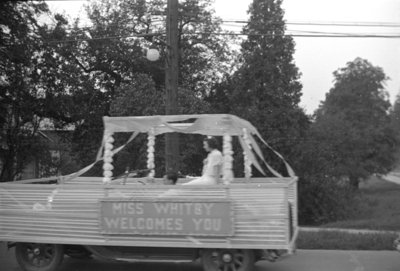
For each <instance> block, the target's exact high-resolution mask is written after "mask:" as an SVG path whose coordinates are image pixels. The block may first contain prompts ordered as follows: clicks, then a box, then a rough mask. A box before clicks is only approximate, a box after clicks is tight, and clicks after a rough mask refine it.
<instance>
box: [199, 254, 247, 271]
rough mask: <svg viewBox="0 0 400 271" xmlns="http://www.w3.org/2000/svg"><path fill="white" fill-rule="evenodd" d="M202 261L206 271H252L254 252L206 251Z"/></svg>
mask: <svg viewBox="0 0 400 271" xmlns="http://www.w3.org/2000/svg"><path fill="white" fill-rule="evenodd" d="M201 260H202V263H203V269H204V270H205V271H251V270H253V268H254V252H253V250H249V249H205V250H204V251H203V253H202V256H201Z"/></svg>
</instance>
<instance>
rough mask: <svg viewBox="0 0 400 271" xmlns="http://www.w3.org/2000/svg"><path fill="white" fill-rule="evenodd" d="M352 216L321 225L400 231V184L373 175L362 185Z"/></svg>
mask: <svg viewBox="0 0 400 271" xmlns="http://www.w3.org/2000/svg"><path fill="white" fill-rule="evenodd" d="M356 202H357V204H356V206H354V212H353V214H352V215H351V218H349V219H347V220H343V221H336V222H332V223H327V224H324V225H322V226H321V227H327V228H346V229H370V230H386V231H400V185H398V184H394V183H390V182H387V181H385V180H382V179H381V178H379V177H372V178H370V179H369V180H367V181H366V182H364V183H362V184H361V185H360V191H359V197H358V200H357V201H356Z"/></svg>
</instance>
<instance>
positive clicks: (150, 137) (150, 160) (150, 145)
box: [147, 128, 156, 178]
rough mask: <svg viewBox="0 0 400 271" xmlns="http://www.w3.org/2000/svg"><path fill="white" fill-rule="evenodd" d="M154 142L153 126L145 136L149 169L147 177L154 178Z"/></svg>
mask: <svg viewBox="0 0 400 271" xmlns="http://www.w3.org/2000/svg"><path fill="white" fill-rule="evenodd" d="M155 143H156V136H155V135H154V128H151V129H150V131H149V134H148V136H147V168H148V169H150V173H149V177H150V178H154V175H155V170H154V168H155V164H154V145H155Z"/></svg>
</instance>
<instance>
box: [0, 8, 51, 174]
mask: <svg viewBox="0 0 400 271" xmlns="http://www.w3.org/2000/svg"><path fill="white" fill-rule="evenodd" d="M47 12H48V9H47V5H46V4H45V3H44V2H36V3H34V2H11V1H6V2H2V3H1V4H0V26H1V27H0V47H1V49H0V55H1V58H0V59H1V60H0V100H1V111H2V112H1V113H2V118H1V121H0V125H1V131H2V132H1V134H0V136H1V137H0V143H1V147H0V148H1V149H0V153H1V162H2V168H1V172H0V181H11V180H14V179H16V177H17V175H18V174H19V173H20V172H21V171H22V168H23V166H24V164H25V162H26V161H27V160H28V159H31V158H32V157H36V158H38V159H39V158H40V157H44V156H45V155H48V153H46V150H45V149H43V146H42V145H41V144H40V143H39V142H38V138H37V133H36V131H37V129H38V127H39V124H40V121H41V119H42V116H41V115H40V114H38V112H41V111H43V108H44V103H43V102H42V101H43V100H44V98H43V96H44V95H43V89H42V88H41V87H40V85H39V84H38V82H39V74H40V70H39V69H38V64H39V63H40V62H41V61H42V57H41V54H40V52H41V51H42V42H41V32H42V30H43V27H42V26H41V25H40V24H39V22H38V17H39V16H40V15H42V14H46V13H47Z"/></svg>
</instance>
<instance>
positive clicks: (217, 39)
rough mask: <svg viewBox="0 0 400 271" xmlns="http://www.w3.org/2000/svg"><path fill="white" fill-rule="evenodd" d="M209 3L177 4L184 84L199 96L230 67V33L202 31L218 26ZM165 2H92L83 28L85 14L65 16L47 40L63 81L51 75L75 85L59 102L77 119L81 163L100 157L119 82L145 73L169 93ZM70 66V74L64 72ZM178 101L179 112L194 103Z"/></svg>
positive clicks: (65, 86)
mask: <svg viewBox="0 0 400 271" xmlns="http://www.w3.org/2000/svg"><path fill="white" fill-rule="evenodd" d="M211 2H212V1H210V0H198V1H181V3H180V5H179V39H180V46H181V54H180V62H179V63H180V85H181V86H182V89H184V90H183V91H184V92H190V93H194V94H196V95H197V97H199V98H200V97H202V96H203V95H204V93H206V92H207V90H206V89H207V88H209V86H210V85H212V84H213V82H215V81H217V80H219V77H218V74H220V73H223V70H224V69H226V68H227V67H226V66H225V65H223V63H224V61H225V60H227V59H229V57H230V55H229V50H228V46H227V41H226V39H227V38H226V37H223V36H217V35H212V34H204V32H207V33H212V32H216V31H219V29H220V28H219V25H220V20H217V19H216V18H215V16H214V13H213V11H212V9H211V8H210V3H211ZM165 9H166V5H165V1H150V2H149V1H144V0H140V1H127V0H125V1H110V0H103V1H92V2H90V4H89V5H88V6H87V14H88V17H89V20H90V27H85V28H82V27H79V19H77V20H76V21H75V22H74V23H73V25H72V26H69V25H68V23H66V24H63V22H62V21H61V20H60V21H59V24H58V28H57V33H58V38H57V39H56V40H50V41H49V46H50V45H51V47H52V48H53V50H54V52H53V53H52V55H53V56H54V58H56V59H57V63H59V60H61V59H62V60H63V61H62V62H61V63H62V64H61V65H62V66H61V68H60V69H59V70H58V71H53V73H51V74H57V78H58V80H52V81H53V82H58V83H59V84H60V86H61V85H62V87H63V89H67V90H68V92H69V96H68V95H67V96H63V98H64V99H63V100H62V104H60V105H59V107H60V106H63V112H65V114H64V117H65V122H68V121H70V122H71V121H72V122H75V125H76V127H77V129H76V132H75V137H74V146H75V147H74V150H76V152H75V155H76V157H77V158H78V159H79V160H80V161H82V163H83V164H82V165H84V164H86V163H85V162H84V161H89V160H91V161H93V159H94V156H95V154H96V151H97V148H98V146H99V143H100V139H101V128H102V122H101V117H102V116H104V115H108V114H110V106H111V102H112V101H113V100H114V99H115V97H116V95H117V94H116V91H117V90H118V89H119V87H121V86H126V85H132V84H133V82H134V81H135V80H136V79H137V77H136V75H137V74H138V73H140V74H147V75H148V76H150V78H151V79H152V80H153V81H154V83H155V88H156V90H157V92H158V93H159V95H161V96H163V95H164V94H163V93H164V83H165V79H164V78H165V67H164V63H165V61H164V60H165V52H164V51H163V48H165V37H164V36H163V34H162V33H164V32H165ZM55 30H56V29H55ZM198 32H202V33H203V34H198ZM55 33H56V31H53V35H52V36H53V37H54V36H55ZM73 40H76V41H73ZM154 45H155V46H158V49H160V50H161V58H160V60H159V61H155V62H150V61H148V60H147V59H146V58H145V57H144V53H143V49H144V48H146V47H147V48H148V47H149V46H154ZM50 52H51V51H50V50H49V53H50ZM58 59H59V60H58ZM65 71H68V78H65V76H64V74H62V72H64V73H65ZM49 74H50V73H49ZM61 81H62V83H60V82H61ZM58 93H60V91H59V90H58ZM192 96H193V95H192V94H191V95H190V97H192ZM58 98H60V97H59V96H58ZM59 100H60V99H59ZM60 101H61V100H60ZM178 104H179V106H180V107H182V108H180V109H179V110H181V111H185V110H188V108H191V107H192V105H190V104H183V103H178ZM161 105H163V103H162V104H161ZM150 107H151V106H150V104H144V105H143V106H140V108H142V109H143V111H142V114H146V112H147V111H148V110H150V111H151V108H150ZM162 112H163V111H160V113H162ZM164 112H165V111H164ZM94 133H96V135H95V136H93V135H94ZM93 138H95V139H96V140H93Z"/></svg>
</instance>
